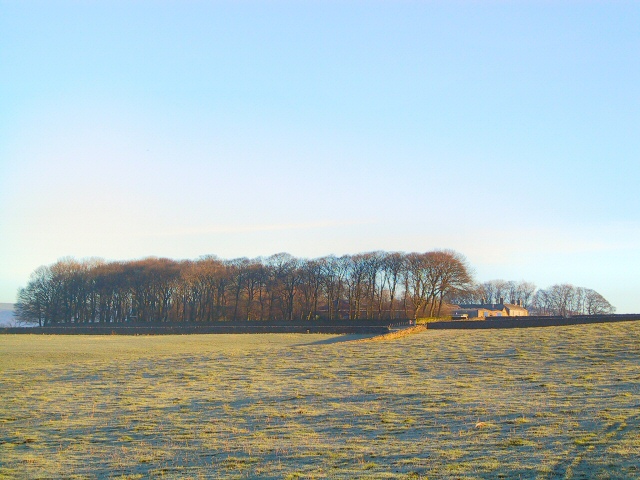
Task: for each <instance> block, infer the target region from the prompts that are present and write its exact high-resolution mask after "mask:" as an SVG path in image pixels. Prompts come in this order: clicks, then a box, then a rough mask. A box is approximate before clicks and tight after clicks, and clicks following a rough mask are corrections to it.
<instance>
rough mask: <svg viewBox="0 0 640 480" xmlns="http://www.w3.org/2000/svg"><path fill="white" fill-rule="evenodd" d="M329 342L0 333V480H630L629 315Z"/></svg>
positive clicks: (636, 349) (636, 326) (638, 399)
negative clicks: (618, 319) (159, 479)
mask: <svg viewBox="0 0 640 480" xmlns="http://www.w3.org/2000/svg"><path fill="white" fill-rule="evenodd" d="M332 338H335V339H336V340H341V338H340V337H329V336H322V335H202V336H200V335H193V336H161V337H122V336H114V337H111V336H95V337H93V336H36V335H33V336H31V335H20V336H12V335H4V336H0V399H1V401H0V478H58V477H66V478H68V477H73V476H75V477H77V478H104V477H115V478H119V477H121V478H147V477H155V476H164V477H166V478H207V477H210V478H219V477H225V478H286V477H289V478H298V477H299V478H353V477H357V478H363V477H364V478H426V477H428V478H456V479H458V478H576V479H578V478H599V477H602V478H634V477H639V476H640V467H639V466H638V461H637V459H638V458H640V428H639V427H640V420H639V412H640V408H639V407H640V322H627V323H620V324H598V325H581V326H574V327H564V328H561V327H556V328H536V329H522V330H520V329H516V330H490V331H480V330H475V331H427V332H423V333H418V334H416V335H412V336H407V337H403V338H398V339H395V340H392V341H386V342H343V341H335V342H334V341H327V340H331V339H332ZM345 339H348V337H347V338H345Z"/></svg>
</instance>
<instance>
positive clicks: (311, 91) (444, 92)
mask: <svg viewBox="0 0 640 480" xmlns="http://www.w3.org/2000/svg"><path fill="white" fill-rule="evenodd" d="M0 32H1V33H0V205H1V212H0V213H1V215H0V302H14V301H15V297H16V292H17V289H18V288H19V287H20V286H24V285H25V284H26V283H27V281H28V278H29V275H30V273H31V272H32V271H33V270H35V269H36V268H37V267H38V266H40V265H43V264H51V263H53V262H55V261H56V260H57V259H58V258H61V257H65V256H73V257H76V258H83V257H102V258H105V259H109V260H121V259H122V260H123V259H132V258H140V257H147V256H164V257H170V258H176V259H180V258H197V257H199V256H201V255H205V254H216V255H218V256H220V257H223V258H233V257H239V256H247V257H255V256H260V255H270V254H273V253H277V252H281V251H287V252H289V253H291V254H293V255H296V256H300V257H316V256H322V255H327V254H332V253H333V254H337V255H340V254H344V253H356V252H365V251H371V250H387V251H428V250H431V249H434V248H450V249H454V250H457V251H459V252H461V253H462V254H464V255H465V256H466V257H467V258H468V260H469V262H470V264H471V265H472V266H473V267H474V269H475V273H476V278H477V280H479V281H485V280H491V279H496V278H502V279H505V280H528V281H531V282H533V283H535V284H536V285H537V286H538V287H540V288H546V287H548V286H550V285H552V284H554V283H571V284H574V285H576V286H582V287H588V288H593V289H595V290H597V291H598V292H600V293H601V294H602V295H604V296H605V298H607V299H608V300H609V301H610V302H611V303H612V304H613V305H615V306H616V307H617V309H618V312H620V313H640V275H639V274H638V271H639V269H640V195H639V189H638V180H639V179H640V159H639V153H640V134H639V132H640V3H638V2H631V1H629V2H625V1H618V2H615V1H614V2H604V1H602V2H594V1H591V2H589V1H585V2H575V1H566V2H550V1H537V2H533V1H530V2H527V1H525V2H515V1H487V2H476V1H473V2H472V1H458V2H455V1H453V2H445V1H440V2H439V1H430V2H410V1H406V2H403V1H400V2H396V1H393V2H391V1H389V2H382V1H371V2H367V1H354V2H294V1H290V2H282V1H269V2H267V1H264V2H256V1H240V2H232V1H217V2H205V1H187V2H183V1H157V2H152V1H136V2H124V1H92V2H78V1H64V2H63V1H55V0H52V1H46V2H45V1H6V0H0Z"/></svg>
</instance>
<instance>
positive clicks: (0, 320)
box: [0, 303, 16, 326]
mask: <svg viewBox="0 0 640 480" xmlns="http://www.w3.org/2000/svg"><path fill="white" fill-rule="evenodd" d="M14 310H15V305H14V304H13V303H0V326H8V325H13V324H14V323H15V321H16V318H15V316H14Z"/></svg>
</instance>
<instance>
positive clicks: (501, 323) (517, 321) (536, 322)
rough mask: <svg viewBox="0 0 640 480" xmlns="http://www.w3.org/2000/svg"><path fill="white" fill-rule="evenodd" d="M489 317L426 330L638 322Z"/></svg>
mask: <svg viewBox="0 0 640 480" xmlns="http://www.w3.org/2000/svg"><path fill="white" fill-rule="evenodd" d="M497 318H500V317H491V319H490V320H489V319H487V320H462V321H460V320H456V321H447V322H431V323H427V324H426V326H427V329H428V330H474V329H491V328H534V327H562V326H566V325H583V324H589V323H611V322H631V321H635V320H640V314H631V315H579V316H575V317H533V316H531V317H508V318H500V320H497Z"/></svg>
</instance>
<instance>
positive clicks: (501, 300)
mask: <svg viewBox="0 0 640 480" xmlns="http://www.w3.org/2000/svg"><path fill="white" fill-rule="evenodd" d="M500 305H504V297H500Z"/></svg>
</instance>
